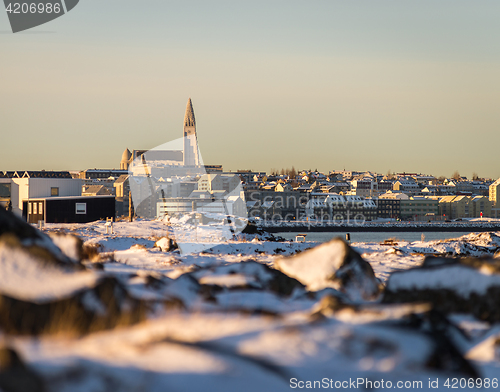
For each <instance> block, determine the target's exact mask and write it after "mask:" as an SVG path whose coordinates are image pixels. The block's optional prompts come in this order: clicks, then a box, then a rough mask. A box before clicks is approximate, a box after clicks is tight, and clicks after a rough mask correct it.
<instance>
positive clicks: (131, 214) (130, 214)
mask: <svg viewBox="0 0 500 392" xmlns="http://www.w3.org/2000/svg"><path fill="white" fill-rule="evenodd" d="M128 220H129V222H133V220H134V204H133V201H132V192H131V191H130V190H129V192H128Z"/></svg>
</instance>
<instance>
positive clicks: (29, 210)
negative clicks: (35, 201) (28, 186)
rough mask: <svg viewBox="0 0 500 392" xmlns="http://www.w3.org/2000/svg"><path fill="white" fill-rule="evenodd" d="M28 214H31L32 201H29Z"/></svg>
mask: <svg viewBox="0 0 500 392" xmlns="http://www.w3.org/2000/svg"><path fill="white" fill-rule="evenodd" d="M28 214H30V215H31V203H29V202H28Z"/></svg>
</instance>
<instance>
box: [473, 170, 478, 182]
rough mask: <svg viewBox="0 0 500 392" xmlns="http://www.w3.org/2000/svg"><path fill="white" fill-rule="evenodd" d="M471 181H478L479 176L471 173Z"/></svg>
mask: <svg viewBox="0 0 500 392" xmlns="http://www.w3.org/2000/svg"><path fill="white" fill-rule="evenodd" d="M472 179H473V180H474V181H477V180H479V176H478V175H477V173H476V172H474V173H472Z"/></svg>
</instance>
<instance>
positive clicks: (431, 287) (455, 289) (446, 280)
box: [383, 257, 500, 322]
mask: <svg viewBox="0 0 500 392" xmlns="http://www.w3.org/2000/svg"><path fill="white" fill-rule="evenodd" d="M383 302H385V303H402V302H429V303H431V304H432V305H433V307H434V308H435V309H437V310H439V311H441V312H444V313H452V312H456V313H469V314H472V315H474V316H475V317H477V318H478V319H480V320H485V321H489V322H497V321H499V320H500V261H499V260H498V259H480V258H472V257H468V258H443V257H427V258H426V259H425V260H424V263H423V264H422V266H420V267H416V268H412V269H409V270H406V271H397V272H394V273H392V274H391V276H390V277H389V280H388V282H387V287H386V290H385V292H384V295H383Z"/></svg>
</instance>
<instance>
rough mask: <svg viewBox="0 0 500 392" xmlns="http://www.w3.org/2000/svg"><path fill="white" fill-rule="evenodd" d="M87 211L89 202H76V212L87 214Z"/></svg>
mask: <svg viewBox="0 0 500 392" xmlns="http://www.w3.org/2000/svg"><path fill="white" fill-rule="evenodd" d="M86 213H87V203H76V214H77V215H85V214H86Z"/></svg>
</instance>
